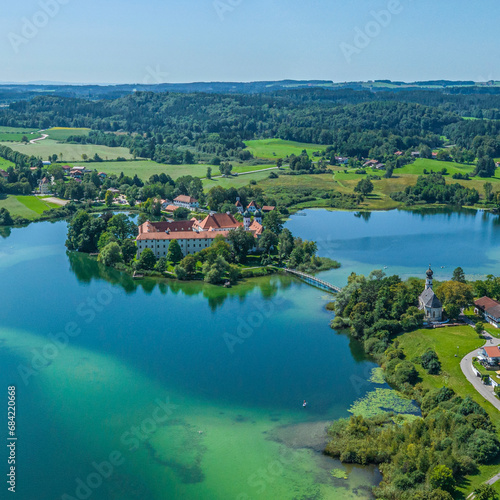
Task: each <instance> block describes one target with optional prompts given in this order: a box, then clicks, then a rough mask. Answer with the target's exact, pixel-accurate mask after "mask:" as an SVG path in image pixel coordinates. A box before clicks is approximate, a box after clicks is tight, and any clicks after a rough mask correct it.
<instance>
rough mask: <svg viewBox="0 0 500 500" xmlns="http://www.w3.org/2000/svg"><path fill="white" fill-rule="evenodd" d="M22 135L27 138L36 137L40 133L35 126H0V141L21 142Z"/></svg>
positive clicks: (39, 135)
mask: <svg viewBox="0 0 500 500" xmlns="http://www.w3.org/2000/svg"><path fill="white" fill-rule="evenodd" d="M23 136H26V137H28V139H29V140H32V139H38V138H39V137H41V134H39V133H38V131H37V129H36V128H21V127H0V141H6V142H21V140H22V138H23Z"/></svg>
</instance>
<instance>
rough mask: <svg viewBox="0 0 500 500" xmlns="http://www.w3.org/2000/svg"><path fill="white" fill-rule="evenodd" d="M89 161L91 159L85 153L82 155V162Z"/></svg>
mask: <svg viewBox="0 0 500 500" xmlns="http://www.w3.org/2000/svg"><path fill="white" fill-rule="evenodd" d="M88 159H89V157H88V156H87V155H86V154H85V153H83V154H82V160H83V161H87V160H88Z"/></svg>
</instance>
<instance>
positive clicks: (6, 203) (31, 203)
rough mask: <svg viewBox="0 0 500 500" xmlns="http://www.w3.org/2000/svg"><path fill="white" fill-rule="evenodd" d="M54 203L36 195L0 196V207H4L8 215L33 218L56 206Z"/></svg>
mask: <svg viewBox="0 0 500 500" xmlns="http://www.w3.org/2000/svg"><path fill="white" fill-rule="evenodd" d="M57 207H59V205H56V204H55V203H50V202H45V201H43V200H41V199H40V198H37V197H36V196H17V195H7V196H6V197H4V198H1V197H0V208H6V209H7V210H8V211H9V212H10V215H12V216H19V217H24V218H25V219H30V220H35V219H37V218H38V216H39V215H41V214H42V213H43V212H45V211H46V210H50V209H51V208H57Z"/></svg>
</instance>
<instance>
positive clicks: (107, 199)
mask: <svg viewBox="0 0 500 500" xmlns="http://www.w3.org/2000/svg"><path fill="white" fill-rule="evenodd" d="M113 200H114V196H113V193H112V192H111V191H106V194H105V196H104V203H106V206H108V207H110V206H111V205H113Z"/></svg>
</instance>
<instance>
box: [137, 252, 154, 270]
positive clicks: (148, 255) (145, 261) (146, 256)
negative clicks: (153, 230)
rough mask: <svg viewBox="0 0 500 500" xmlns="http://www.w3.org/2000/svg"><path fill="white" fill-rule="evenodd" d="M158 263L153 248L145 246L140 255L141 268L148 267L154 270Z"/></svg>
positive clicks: (147, 268)
mask: <svg viewBox="0 0 500 500" xmlns="http://www.w3.org/2000/svg"><path fill="white" fill-rule="evenodd" d="M155 264H156V257H155V254H154V253H153V250H151V248H145V249H144V250H143V251H142V252H141V256H140V257H139V264H138V265H139V268H140V269H146V270H148V271H150V270H152V269H153V268H154V267H155Z"/></svg>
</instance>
